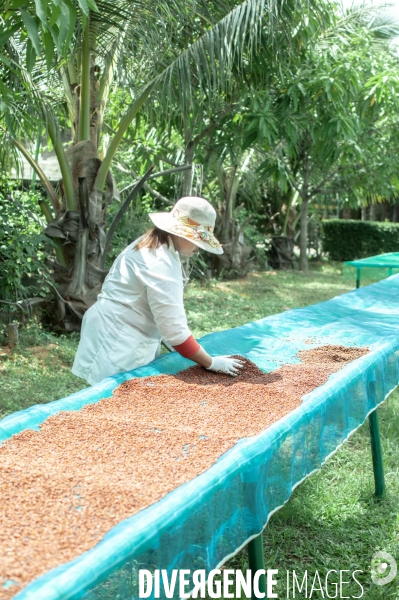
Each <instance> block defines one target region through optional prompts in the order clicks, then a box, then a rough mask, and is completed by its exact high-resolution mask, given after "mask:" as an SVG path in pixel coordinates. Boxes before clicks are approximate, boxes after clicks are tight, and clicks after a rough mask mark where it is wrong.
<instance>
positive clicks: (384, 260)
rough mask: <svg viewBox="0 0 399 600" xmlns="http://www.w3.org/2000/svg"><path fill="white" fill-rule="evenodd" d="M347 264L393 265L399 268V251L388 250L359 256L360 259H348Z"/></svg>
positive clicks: (360, 265) (365, 265) (387, 266)
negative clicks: (374, 254)
mask: <svg viewBox="0 0 399 600" xmlns="http://www.w3.org/2000/svg"><path fill="white" fill-rule="evenodd" d="M345 264H346V265H351V266H352V267H377V268H378V267H385V268H390V267H392V268H396V269H399V252H387V253H386V254H377V255H376V256H368V257H367V258H359V260H347V261H346V262H345Z"/></svg>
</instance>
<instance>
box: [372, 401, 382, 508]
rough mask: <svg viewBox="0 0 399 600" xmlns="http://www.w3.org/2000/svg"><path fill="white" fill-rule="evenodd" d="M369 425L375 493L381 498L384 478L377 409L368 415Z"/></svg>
mask: <svg viewBox="0 0 399 600" xmlns="http://www.w3.org/2000/svg"><path fill="white" fill-rule="evenodd" d="M369 426H370V441H371V454H372V457H373V470H374V483H375V495H376V497H377V498H381V497H382V495H383V493H384V491H385V478H384V464H383V461H382V448H381V438H380V426H379V422H378V412H377V409H376V410H374V411H373V412H372V413H371V414H370V415H369Z"/></svg>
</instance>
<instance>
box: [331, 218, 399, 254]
mask: <svg viewBox="0 0 399 600" xmlns="http://www.w3.org/2000/svg"><path fill="white" fill-rule="evenodd" d="M322 245H323V250H324V252H327V254H328V255H329V256H330V258H331V259H332V260H338V261H344V260H355V259H358V258H365V257H367V256H375V255H376V254H383V253H385V252H399V223H387V222H378V221H355V220H353V219H328V220H325V221H323V222H322Z"/></svg>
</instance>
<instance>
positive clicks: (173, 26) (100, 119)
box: [0, 0, 317, 327]
mask: <svg viewBox="0 0 399 600" xmlns="http://www.w3.org/2000/svg"><path fill="white" fill-rule="evenodd" d="M315 4H316V5H317V2H315ZM17 6H18V8H16V9H13V8H12V0H10V4H9V8H10V10H9V11H8V12H6V13H5V16H4V18H3V29H4V32H5V33H3V34H1V36H0V55H1V57H2V60H1V61H0V65H1V66H0V70H1V73H0V75H1V79H2V81H3V83H2V85H1V86H0V98H1V102H2V106H3V108H4V109H5V110H4V113H3V115H2V116H1V117H0V127H1V130H2V134H3V141H4V143H6V142H7V141H8V140H7V138H8V139H9V140H11V141H12V143H13V144H14V147H15V148H17V149H18V151H19V152H21V153H22V154H23V155H24V156H25V158H26V159H27V160H28V161H29V162H30V164H31V165H32V167H33V169H34V170H35V171H36V173H37V176H38V178H39V179H40V180H41V182H42V184H43V185H44V188H45V190H46V192H47V196H48V199H49V203H45V202H43V203H41V209H42V212H43V214H44V216H45V218H46V220H47V223H48V225H47V228H46V230H45V231H46V233H47V235H48V236H49V237H51V238H52V239H53V240H54V243H55V244H56V255H57V261H56V263H55V264H54V271H55V283H56V284H57V287H54V294H55V297H56V299H57V301H58V303H60V304H61V306H62V305H63V312H65V309H67V311H69V312H70V313H72V315H73V316H74V318H76V319H77V321H79V319H81V317H82V316H83V314H84V312H85V310H86V309H87V308H88V307H89V306H90V305H91V304H92V303H93V302H94V301H95V299H96V297H97V293H98V292H99V290H100V288H101V284H102V281H103V279H104V277H105V275H106V271H105V258H106V253H107V249H108V248H109V245H110V239H111V237H112V233H113V232H114V230H115V227H116V225H117V223H118V222H119V219H120V218H121V216H122V214H123V211H124V210H126V208H127V206H128V204H129V202H130V200H131V199H132V197H133V196H134V195H135V194H137V192H138V191H139V190H140V188H141V186H142V185H143V184H144V183H145V182H146V180H147V179H148V178H149V177H150V176H154V174H153V173H152V171H153V167H152V168H151V169H149V170H148V171H147V173H146V174H145V176H144V177H143V178H142V179H141V180H140V181H139V182H137V184H136V186H135V187H134V189H133V190H132V192H131V194H130V195H129V198H128V200H127V201H125V203H124V204H123V205H122V206H121V208H120V210H119V212H118V214H117V216H116V217H115V220H114V222H113V223H108V222H107V208H108V206H109V203H110V202H111V201H112V199H113V198H114V197H116V196H117V190H116V186H115V183H114V180H113V177H112V175H111V171H110V167H111V164H112V161H113V159H114V157H115V154H116V152H117V149H118V146H119V144H120V142H121V140H122V138H123V136H124V134H125V132H126V130H127V128H128V127H129V125H130V124H131V123H132V121H133V119H134V118H135V117H136V115H137V114H138V112H139V111H140V110H141V109H143V107H145V108H146V110H147V111H148V112H149V113H152V114H153V115H154V114H156V115H159V114H163V115H164V116H165V115H168V114H169V113H171V112H172V111H174V113H176V110H178V111H179V112H180V115H181V119H182V120H185V121H186V122H187V120H189V119H190V115H191V114H192V111H193V106H195V105H197V106H198V105H200V106H201V105H205V104H207V105H208V106H209V105H211V104H212V101H213V98H214V94H215V93H217V95H218V97H220V95H222V96H223V95H224V97H225V98H226V99H227V101H228V97H229V94H230V91H231V88H232V83H233V81H234V82H235V85H237V82H238V83H240V82H242V78H243V74H244V73H245V72H246V70H248V68H249V67H251V65H252V64H253V62H254V61H256V60H257V59H258V58H259V57H261V60H260V63H262V61H263V62H267V61H268V60H270V57H271V56H272V55H273V52H272V51H271V49H272V48H273V46H274V44H275V43H276V39H277V37H278V36H277V32H279V34H281V35H285V36H286V37H285V38H284V39H285V40H286V41H287V40H288V39H289V37H290V33H291V29H292V26H293V25H292V23H293V21H294V20H295V19H296V20H298V15H300V14H301V7H300V6H299V3H298V2H296V0H245V2H241V3H234V2H232V1H230V0H225V1H222V2H220V1H218V2H214V3H210V2H208V1H205V0H198V1H195V0H187V1H186V2H185V3H181V2H178V1H177V0H162V1H160V2H153V1H152V0H113V1H111V0H103V1H101V2H98V4H96V3H95V1H94V0H61V1H60V0H57V2H52V1H50V2H48V3H46V2H41V0H36V1H35V2H32V0H26V2H24V3H23V4H22V5H21V3H20V2H18V4H17ZM306 7H307V10H308V11H310V8H309V2H308V1H306ZM287 32H288V35H287ZM281 35H280V37H279V38H278V39H279V40H280V41H281V39H282V37H281ZM286 46H287V47H288V43H286ZM251 61H252V62H251ZM255 79H257V81H260V80H261V79H262V69H260V71H259V70H258V72H257V74H256V77H255ZM112 85H121V86H124V88H125V89H126V90H127V91H128V101H127V103H126V111H125V113H124V114H123V115H121V119H120V122H119V125H118V127H117V129H116V131H115V132H114V134H113V136H112V138H111V139H110V142H109V144H108V146H107V147H105V146H104V144H103V141H104V137H103V136H102V131H103V126H104V119H105V113H106V106H107V101H108V97H109V92H110V89H111V86H112ZM66 123H68V124H69V126H70V127H71V135H72V144H71V146H70V147H69V148H68V149H65V148H64V145H63V143H62V141H61V136H60V132H61V130H62V128H63V127H65V124H66ZM42 128H44V130H45V131H46V134H47V136H48V138H49V139H50V140H51V143H52V145H53V147H54V151H55V153H56V156H57V160H58V163H59V167H60V171H61V174H62V180H61V182H60V185H59V189H58V190H56V189H55V188H54V187H53V186H52V184H51V183H50V182H49V181H48V179H47V178H46V176H45V175H44V173H43V172H42V171H41V169H40V168H39V166H38V164H37V160H35V157H34V156H32V155H31V153H30V152H29V150H28V148H27V146H26V144H25V140H26V139H27V138H28V139H29V138H31V139H33V138H36V137H37V135H38V131H39V132H41V131H42ZM3 147H4V146H3ZM186 161H187V162H191V158H190V156H189V155H187V156H186ZM78 326H79V325H78V324H77V325H76V327H78Z"/></svg>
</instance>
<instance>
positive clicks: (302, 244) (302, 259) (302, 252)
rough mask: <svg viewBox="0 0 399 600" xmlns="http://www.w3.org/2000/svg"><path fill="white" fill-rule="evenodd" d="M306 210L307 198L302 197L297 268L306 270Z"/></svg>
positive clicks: (307, 209)
mask: <svg viewBox="0 0 399 600" xmlns="http://www.w3.org/2000/svg"><path fill="white" fill-rule="evenodd" d="M308 212H309V198H302V204H301V230H300V235H299V268H300V269H301V271H307V270H308Z"/></svg>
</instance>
